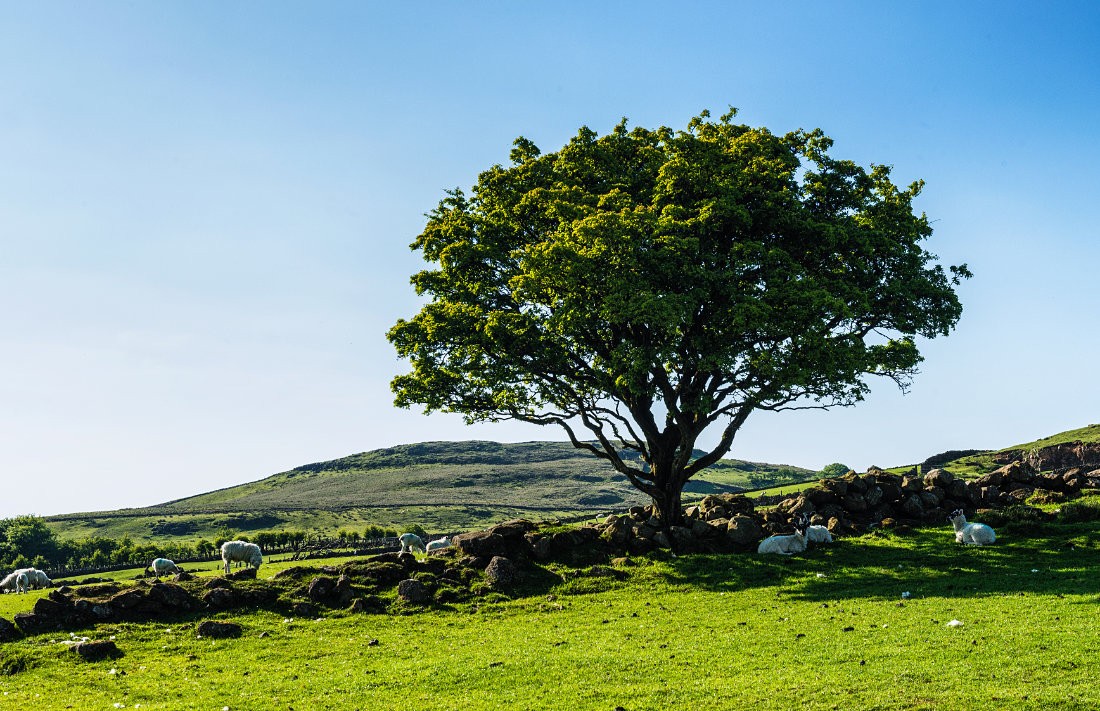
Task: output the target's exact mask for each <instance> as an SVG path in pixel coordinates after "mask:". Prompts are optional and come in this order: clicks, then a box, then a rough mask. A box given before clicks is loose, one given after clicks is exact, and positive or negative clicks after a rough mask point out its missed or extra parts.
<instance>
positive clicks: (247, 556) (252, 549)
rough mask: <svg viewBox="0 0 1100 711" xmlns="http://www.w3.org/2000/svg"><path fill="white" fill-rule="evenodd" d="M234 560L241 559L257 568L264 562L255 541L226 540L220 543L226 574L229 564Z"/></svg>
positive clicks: (227, 573)
mask: <svg viewBox="0 0 1100 711" xmlns="http://www.w3.org/2000/svg"><path fill="white" fill-rule="evenodd" d="M234 561H242V562H244V563H247V564H248V565H249V566H251V567H253V568H255V569H256V570H259V569H260V565H261V564H262V563H263V562H264V555H263V552H262V551H261V550H260V547H259V546H258V545H256V544H255V543H249V542H247V541H226V542H225V543H223V544H222V562H223V563H225V574H226V575H229V564H230V563H232V562H234Z"/></svg>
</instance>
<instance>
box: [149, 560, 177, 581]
mask: <svg viewBox="0 0 1100 711" xmlns="http://www.w3.org/2000/svg"><path fill="white" fill-rule="evenodd" d="M149 567H150V568H152V569H153V575H156V576H157V580H160V576H161V574H162V573H164V574H167V573H182V572H183V570H181V569H180V567H179V566H178V565H176V564H175V562H173V561H171V560H168V559H167V558H154V559H153V562H152V563H150V564H149Z"/></svg>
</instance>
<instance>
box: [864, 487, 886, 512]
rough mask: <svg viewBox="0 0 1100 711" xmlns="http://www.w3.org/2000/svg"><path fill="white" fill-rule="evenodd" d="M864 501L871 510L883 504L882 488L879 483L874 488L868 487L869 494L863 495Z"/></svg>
mask: <svg viewBox="0 0 1100 711" xmlns="http://www.w3.org/2000/svg"><path fill="white" fill-rule="evenodd" d="M863 500H864V501H866V502H867V506H868V507H869V508H874V507H876V506H878V505H879V504H881V503H882V500H883V491H882V487H881V486H879V485H878V484H877V483H876V484H875V485H874V486H871V487H868V489H867V493H866V494H864V495H863Z"/></svg>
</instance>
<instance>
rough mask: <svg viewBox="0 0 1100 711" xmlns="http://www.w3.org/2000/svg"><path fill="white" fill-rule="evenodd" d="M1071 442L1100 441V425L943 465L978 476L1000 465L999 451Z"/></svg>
mask: <svg viewBox="0 0 1100 711" xmlns="http://www.w3.org/2000/svg"><path fill="white" fill-rule="evenodd" d="M1069 442H1100V425H1088V426H1086V427H1081V428H1079V429H1075V430H1067V431H1065V432H1059V433H1058V434H1054V435H1050V436H1049V437H1043V438H1042V439H1037V440H1035V441H1033V442H1024V443H1023V444H1014V445H1012V446H1011V447H1002V448H1001V449H997V450H991V451H989V452H985V453H982V454H976V455H971V456H968V457H961V458H959V459H956V460H953V461H951V462H948V463H947V464H944V465H942V466H943V468H945V469H947V470H949V471H951V472H952V473H953V474H957V475H962V476H978V475H980V474H985V473H986V472H991V471H993V470H994V469H996V468H997V467H998V466H1000V465H999V464H997V463H996V462H994V461H993V455H994V454H997V453H999V452H1008V451H1013V450H1022V451H1025V452H1026V451H1030V450H1033V449H1040V448H1042V447H1050V446H1053V445H1056V444H1067V443H1069Z"/></svg>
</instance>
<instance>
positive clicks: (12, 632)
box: [0, 617, 23, 642]
mask: <svg viewBox="0 0 1100 711" xmlns="http://www.w3.org/2000/svg"><path fill="white" fill-rule="evenodd" d="M22 636H23V635H21V634H19V628H17V627H16V626H15V623H13V622H11V621H9V620H5V619H4V618H3V617H0V642H14V641H15V640H17V639H19V638H20V637H22Z"/></svg>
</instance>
